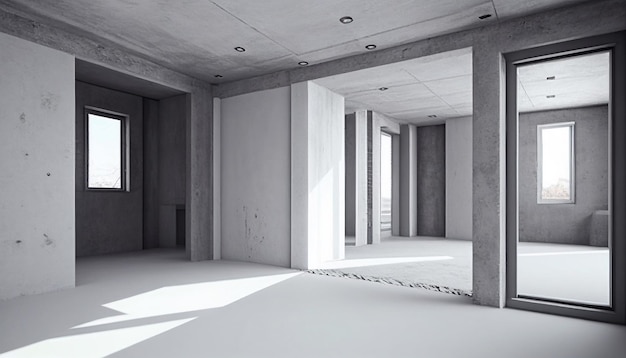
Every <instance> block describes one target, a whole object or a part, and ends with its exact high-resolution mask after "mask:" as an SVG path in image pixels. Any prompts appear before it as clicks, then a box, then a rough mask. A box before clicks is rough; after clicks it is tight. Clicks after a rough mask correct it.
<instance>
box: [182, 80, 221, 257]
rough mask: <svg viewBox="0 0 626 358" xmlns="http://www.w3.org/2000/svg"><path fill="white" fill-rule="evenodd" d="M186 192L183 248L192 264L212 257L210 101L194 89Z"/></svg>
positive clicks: (206, 91)
mask: <svg viewBox="0 0 626 358" xmlns="http://www.w3.org/2000/svg"><path fill="white" fill-rule="evenodd" d="M187 108H189V109H190V110H189V111H188V113H187V141H186V142H187V153H186V157H187V166H186V167H187V178H186V180H187V185H186V186H187V191H186V203H185V212H186V223H185V226H186V230H185V232H186V237H185V247H186V251H187V255H188V257H189V258H190V259H191V261H201V260H211V259H213V258H214V255H213V170H212V169H213V164H212V163H213V156H212V142H213V118H212V117H213V98H212V96H211V90H209V89H206V88H194V89H193V90H192V92H191V93H190V94H188V95H187Z"/></svg>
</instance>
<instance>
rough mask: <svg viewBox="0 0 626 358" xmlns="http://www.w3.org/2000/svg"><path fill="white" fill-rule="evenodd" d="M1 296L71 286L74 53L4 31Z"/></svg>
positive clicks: (0, 97) (0, 106)
mask: <svg viewBox="0 0 626 358" xmlns="http://www.w3.org/2000/svg"><path fill="white" fill-rule="evenodd" d="M0 48H1V49H2V50H1V51H0V64H2V65H1V66H2V80H0V94H1V95H0V149H1V150H0V197H1V198H2V199H0V300H4V299H9V298H13V297H18V296H22V295H28V294H35V293H42V292H48V291H53V290H58V289H62V288H67V287H73V286H74V262H75V261H74V250H75V240H74V235H75V234H74V232H75V221H74V220H75V217H74V191H75V189H74V166H75V158H74V151H75V148H74V125H75V124H74V58H73V57H72V56H69V55H67V54H64V53H61V52H59V51H56V50H52V49H49V48H45V47H43V46H39V45H35V44H33V43H29V42H27V41H23V40H20V39H18V38H16V37H13V36H9V35H5V34H0Z"/></svg>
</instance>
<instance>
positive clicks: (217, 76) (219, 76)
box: [215, 75, 224, 78]
mask: <svg viewBox="0 0 626 358" xmlns="http://www.w3.org/2000/svg"><path fill="white" fill-rule="evenodd" d="M222 77H224V76H222V75H215V78H222Z"/></svg>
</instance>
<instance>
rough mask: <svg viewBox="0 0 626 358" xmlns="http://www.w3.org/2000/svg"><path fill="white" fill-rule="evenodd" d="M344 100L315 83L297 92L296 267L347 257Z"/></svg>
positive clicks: (293, 198)
mask: <svg viewBox="0 0 626 358" xmlns="http://www.w3.org/2000/svg"><path fill="white" fill-rule="evenodd" d="M344 171H345V164H344V98H343V97H342V96H340V95H338V94H336V93H334V92H332V91H330V90H328V89H326V88H324V87H321V86H319V85H317V84H315V83H313V82H310V81H308V82H301V83H296V84H293V85H292V86H291V173H292V175H291V240H292V241H291V266H292V267H294V268H315V267H319V265H320V264H321V263H322V262H324V261H328V260H337V259H343V258H344V255H345V246H344V245H345V218H344V214H345V209H344V200H345V197H344V185H345V179H344Z"/></svg>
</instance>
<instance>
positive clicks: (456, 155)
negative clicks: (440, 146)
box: [446, 117, 472, 240]
mask: <svg viewBox="0 0 626 358" xmlns="http://www.w3.org/2000/svg"><path fill="white" fill-rule="evenodd" d="M446 238H448V239H461V240H471V239H472V117H465V118H455V119H449V120H447V121H446Z"/></svg>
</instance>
